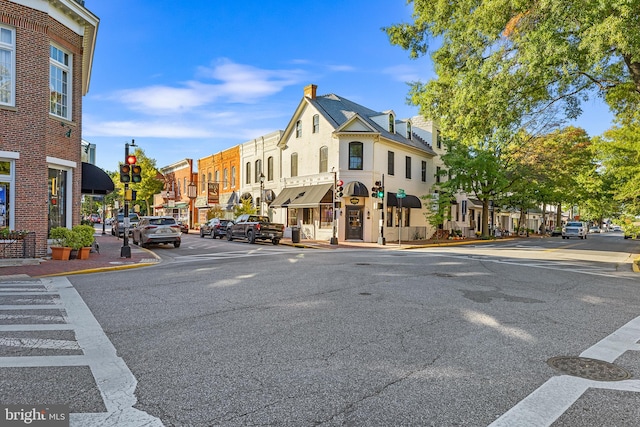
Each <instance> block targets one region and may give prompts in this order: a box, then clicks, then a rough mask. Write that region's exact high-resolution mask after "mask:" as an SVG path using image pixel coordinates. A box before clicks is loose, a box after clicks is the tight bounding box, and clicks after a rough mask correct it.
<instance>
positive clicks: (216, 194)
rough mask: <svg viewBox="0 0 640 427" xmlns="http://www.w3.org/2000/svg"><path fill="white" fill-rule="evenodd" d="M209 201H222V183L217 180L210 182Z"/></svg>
mask: <svg viewBox="0 0 640 427" xmlns="http://www.w3.org/2000/svg"><path fill="white" fill-rule="evenodd" d="M207 201H208V202H209V204H211V205H217V204H219V203H220V184H219V183H217V182H210V183H209V184H208V192H207Z"/></svg>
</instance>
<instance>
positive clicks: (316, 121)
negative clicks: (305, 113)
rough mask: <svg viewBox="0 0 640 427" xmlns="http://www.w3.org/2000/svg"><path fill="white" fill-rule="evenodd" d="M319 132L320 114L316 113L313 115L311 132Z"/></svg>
mask: <svg viewBox="0 0 640 427" xmlns="http://www.w3.org/2000/svg"><path fill="white" fill-rule="evenodd" d="M318 132H320V116H319V115H317V114H314V115H313V133H318Z"/></svg>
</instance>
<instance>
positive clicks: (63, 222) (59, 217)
mask: <svg viewBox="0 0 640 427" xmlns="http://www.w3.org/2000/svg"><path fill="white" fill-rule="evenodd" d="M66 201H67V171H65V170H61V169H52V168H49V229H51V228H53V227H66V226H67V203H66Z"/></svg>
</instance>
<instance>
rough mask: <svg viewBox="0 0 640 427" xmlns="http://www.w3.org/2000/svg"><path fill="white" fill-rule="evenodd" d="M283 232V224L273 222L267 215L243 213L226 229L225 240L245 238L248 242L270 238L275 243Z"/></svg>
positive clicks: (278, 241)
mask: <svg viewBox="0 0 640 427" xmlns="http://www.w3.org/2000/svg"><path fill="white" fill-rule="evenodd" d="M283 234H284V224H278V223H273V222H271V221H270V220H269V217H267V216H261V215H249V214H244V215H240V216H239V217H238V218H236V220H235V223H234V224H232V225H230V226H229V228H228V229H227V240H228V241H232V240H233V239H247V241H248V242H249V243H255V242H256V240H271V243H273V244H274V245H277V244H278V243H280V239H282V235H283Z"/></svg>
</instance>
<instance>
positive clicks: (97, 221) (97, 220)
mask: <svg viewBox="0 0 640 427" xmlns="http://www.w3.org/2000/svg"><path fill="white" fill-rule="evenodd" d="M89 221H91V222H92V223H93V224H101V223H102V219H101V218H100V215H98V214H97V213H94V214H91V216H90V217H89Z"/></svg>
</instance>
